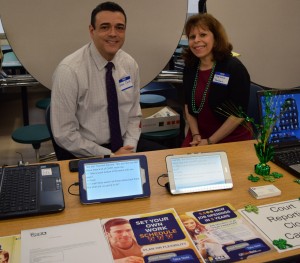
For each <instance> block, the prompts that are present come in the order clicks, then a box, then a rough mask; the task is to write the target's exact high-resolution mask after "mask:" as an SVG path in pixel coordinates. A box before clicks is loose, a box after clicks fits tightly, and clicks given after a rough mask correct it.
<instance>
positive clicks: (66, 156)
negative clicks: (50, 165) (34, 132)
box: [46, 105, 78, 161]
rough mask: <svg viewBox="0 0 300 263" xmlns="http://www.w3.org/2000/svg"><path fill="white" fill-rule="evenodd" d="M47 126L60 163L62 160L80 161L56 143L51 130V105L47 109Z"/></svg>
mask: <svg viewBox="0 0 300 263" xmlns="http://www.w3.org/2000/svg"><path fill="white" fill-rule="evenodd" d="M46 125H47V127H48V130H49V133H50V137H51V141H52V144H53V148H54V151H55V155H56V159H57V160H58V161H62V160H70V159H78V158H77V157H76V156H74V155H73V154H71V153H70V152H68V151H67V150H65V149H63V148H61V147H60V146H59V145H58V144H57V143H56V141H55V139H54V137H53V134H52V129H51V122H50V105H49V106H48V107H47V109H46Z"/></svg>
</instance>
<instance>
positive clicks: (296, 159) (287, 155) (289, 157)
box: [275, 149, 300, 166]
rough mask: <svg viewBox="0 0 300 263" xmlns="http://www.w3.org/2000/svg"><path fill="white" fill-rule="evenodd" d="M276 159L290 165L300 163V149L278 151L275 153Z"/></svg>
mask: <svg viewBox="0 0 300 263" xmlns="http://www.w3.org/2000/svg"><path fill="white" fill-rule="evenodd" d="M275 159H277V160H279V161H280V162H282V163H284V164H286V165H288V166H290V165H293V164H300V149H298V150H289V151H284V152H277V153H276V155H275Z"/></svg>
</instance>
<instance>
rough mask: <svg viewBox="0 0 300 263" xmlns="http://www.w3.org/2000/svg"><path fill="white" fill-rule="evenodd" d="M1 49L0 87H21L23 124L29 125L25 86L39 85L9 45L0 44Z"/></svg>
mask: <svg viewBox="0 0 300 263" xmlns="http://www.w3.org/2000/svg"><path fill="white" fill-rule="evenodd" d="M1 49H2V52H3V54H4V59H3V63H2V71H4V74H0V88H12V87H19V88H21V98H22V113H23V124H24V126H26V125H29V112H28V92H27V88H28V87H31V86H36V85H39V82H38V81H36V80H35V79H34V78H33V77H32V76H31V75H29V74H27V72H26V70H25V69H24V67H23V65H22V64H21V63H20V61H19V60H18V59H17V57H16V56H15V54H14V53H13V52H12V50H11V47H10V46H8V45H5V46H1ZM0 73H1V72H0Z"/></svg>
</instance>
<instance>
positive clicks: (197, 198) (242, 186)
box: [0, 141, 300, 263]
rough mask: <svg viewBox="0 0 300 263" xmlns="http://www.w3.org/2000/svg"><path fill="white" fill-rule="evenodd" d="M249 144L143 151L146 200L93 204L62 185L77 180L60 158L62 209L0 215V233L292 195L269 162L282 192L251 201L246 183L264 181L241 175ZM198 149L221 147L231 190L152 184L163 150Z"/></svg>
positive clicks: (295, 192)
mask: <svg viewBox="0 0 300 263" xmlns="http://www.w3.org/2000/svg"><path fill="white" fill-rule="evenodd" d="M253 143H254V141H245V142H236V143H226V144H214V145H209V146H199V147H193V148H178V149H170V150H163V151H153V152H145V155H146V156H147V159H148V165H149V176H150V184H151V197H150V198H146V199H138V200H128V201H122V202H115V203H113V202H112V203H103V204H95V205H81V204H80V202H79V197H78V196H74V195H71V194H69V193H68V187H69V186H70V185H71V184H73V183H74V182H77V181H78V175H77V173H70V172H69V169H68V161H61V162H59V163H60V165H61V173H62V176H63V178H62V179H63V187H64V195H65V204H66V208H65V211H63V212H61V213H58V214H50V215H44V216H35V217H29V218H17V219H10V220H2V221H0V236H6V235H13V234H19V233H20V232H21V230H22V229H31V228H38V227H47V226H54V225H60V224H68V223H73V222H81V221H85V220H90V219H95V218H108V217H118V216H123V215H135V214H142V213H146V212H154V211H157V210H162V209H165V208H171V207H172V208H175V209H176V211H177V212H178V213H179V214H180V213H183V212H186V211H193V210H198V209H204V208H209V207H213V206H219V205H222V204H225V203H231V204H232V205H233V206H234V208H236V209H240V208H243V207H244V206H245V205H247V204H254V205H257V206H258V205H264V204H270V203H276V202H280V201H284V200H291V199H295V198H298V197H299V193H300V191H299V190H300V185H299V184H296V183H294V182H293V180H295V177H294V176H292V175H290V174H289V173H287V172H285V171H284V170H282V169H281V168H279V167H278V166H276V165H275V164H273V163H270V166H271V169H272V171H276V172H279V173H283V174H284V177H283V178H280V179H278V180H277V181H276V182H274V185H276V186H277V187H278V188H279V189H280V190H281V191H282V194H281V195H280V196H276V197H272V198H266V199H260V200H257V199H254V198H253V197H252V196H251V195H250V194H249V193H248V189H249V187H250V186H258V185H266V184H269V183H268V182H265V181H262V180H261V181H260V182H258V183H253V182H250V181H248V180H247V177H248V176H249V175H250V174H251V173H253V169H254V164H256V163H258V159H257V157H256V155H255V151H254V146H253ZM201 151H202V152H206V151H226V152H227V155H228V160H229V165H230V169H231V174H232V178H233V183H234V187H233V189H232V190H220V191H211V192H202V193H194V194H184V195H177V196H172V195H170V194H169V193H168V192H167V191H166V189H165V188H163V187H161V186H159V185H158V184H157V182H156V180H157V177H158V176H159V175H161V174H164V173H166V165H165V157H166V156H167V155H169V154H184V153H191V152H201ZM71 191H72V192H73V193H74V192H75V193H76V192H77V188H76V187H72V188H71ZM299 254H300V251H299V249H298V250H291V251H287V252H283V253H278V252H271V253H266V254H261V255H259V256H257V257H254V258H253V259H251V258H250V259H247V260H243V261H242V262H245V263H251V262H252V263H254V262H255V263H257V262H268V261H271V260H276V259H283V258H285V257H291V256H297V255H298V257H299ZM298 260H299V259H298ZM295 262H297V261H295Z"/></svg>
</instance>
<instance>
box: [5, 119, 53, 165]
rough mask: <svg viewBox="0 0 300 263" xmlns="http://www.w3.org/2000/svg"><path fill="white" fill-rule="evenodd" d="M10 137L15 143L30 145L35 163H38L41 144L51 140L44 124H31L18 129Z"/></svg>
mask: <svg viewBox="0 0 300 263" xmlns="http://www.w3.org/2000/svg"><path fill="white" fill-rule="evenodd" d="M11 137H12V139H13V140H14V141H15V142H18V143H24V144H31V145H32V147H33V149H34V150H35V157H36V161H37V162H40V153H39V149H40V148H41V143H42V142H45V141H49V140H50V139H51V137H50V133H49V130H48V128H47V125H46V124H32V125H27V126H23V127H20V128H18V129H16V130H15V131H14V132H13V133H12V135H11Z"/></svg>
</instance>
